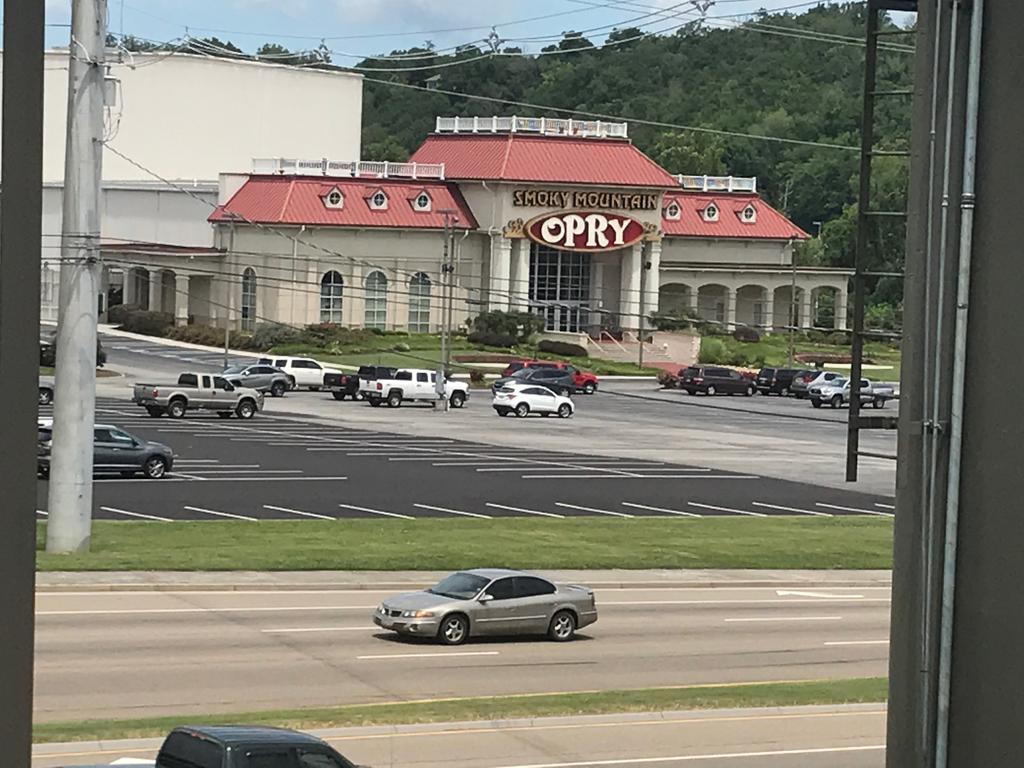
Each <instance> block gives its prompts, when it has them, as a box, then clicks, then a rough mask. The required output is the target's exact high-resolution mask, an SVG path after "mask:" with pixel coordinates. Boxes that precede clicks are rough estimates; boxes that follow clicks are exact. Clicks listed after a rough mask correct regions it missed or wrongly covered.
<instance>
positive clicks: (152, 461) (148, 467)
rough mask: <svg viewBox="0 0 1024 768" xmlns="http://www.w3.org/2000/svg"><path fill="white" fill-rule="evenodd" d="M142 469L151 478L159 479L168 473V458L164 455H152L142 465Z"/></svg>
mask: <svg viewBox="0 0 1024 768" xmlns="http://www.w3.org/2000/svg"><path fill="white" fill-rule="evenodd" d="M142 471H143V472H145V473H146V477H148V478H149V479H150V480H159V479H160V478H161V477H163V476H164V475H165V474H166V473H167V459H165V458H164V457H163V456H150V457H149V458H148V459H146V463H145V464H144V465H143V466H142Z"/></svg>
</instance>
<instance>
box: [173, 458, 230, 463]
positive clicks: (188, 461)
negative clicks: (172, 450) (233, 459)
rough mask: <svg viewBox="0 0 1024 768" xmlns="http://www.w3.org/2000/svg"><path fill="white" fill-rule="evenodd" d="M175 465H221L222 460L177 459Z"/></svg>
mask: <svg viewBox="0 0 1024 768" xmlns="http://www.w3.org/2000/svg"><path fill="white" fill-rule="evenodd" d="M174 463H175V464H220V459H175V460H174Z"/></svg>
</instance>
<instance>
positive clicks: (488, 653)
mask: <svg viewBox="0 0 1024 768" xmlns="http://www.w3.org/2000/svg"><path fill="white" fill-rule="evenodd" d="M500 653H501V652H500V651H452V652H450V653H380V654H375V655H373V656H356V658H357V659H358V660H359V661H372V660H375V659H443V658H446V657H448V656H497V655H499V654H500Z"/></svg>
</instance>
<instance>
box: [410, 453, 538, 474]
mask: <svg viewBox="0 0 1024 768" xmlns="http://www.w3.org/2000/svg"><path fill="white" fill-rule="evenodd" d="M434 458H435V459H437V458H440V457H439V456H434ZM496 461H500V459H476V460H473V461H435V462H433V463H432V464H431V465H430V466H432V467H483V469H477V472H490V471H491V469H490V468H489V467H488V466H487V465H489V464H493V463H494V462H496ZM506 471H508V472H522V471H523V468H522V467H507V468H506Z"/></svg>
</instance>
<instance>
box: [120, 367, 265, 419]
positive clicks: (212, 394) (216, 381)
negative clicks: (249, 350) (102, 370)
mask: <svg viewBox="0 0 1024 768" xmlns="http://www.w3.org/2000/svg"><path fill="white" fill-rule="evenodd" d="M132 402H133V403H135V404H136V405H141V406H142V407H143V408H145V409H146V412H147V413H148V414H149V415H150V416H153V417H154V418H158V417H160V416H163V415H164V414H165V413H166V414H167V415H168V416H170V417H171V418H172V419H180V418H183V417H184V416H185V412H186V411H194V410H204V411H216V413H217V415H218V416H220V417H221V418H222V419H227V418H230V417H231V414H236V415H237V416H238V418H240V419H251V418H252V417H253V416H255V415H256V413H257V412H258V411H262V410H263V393H262V392H258V391H256V390H255V389H249V388H248V387H239V386H236V385H234V384H232V383H231V382H230V381H228V380H227V379H225V378H224V377H223V376H215V375H212V374H208V373H183V374H181V375H180V376H178V383H177V384H136V385H135V388H134V390H133V393H132Z"/></svg>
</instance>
